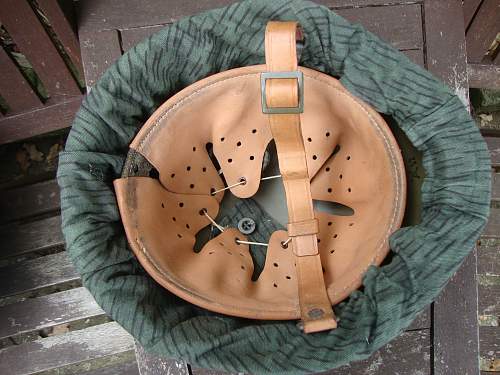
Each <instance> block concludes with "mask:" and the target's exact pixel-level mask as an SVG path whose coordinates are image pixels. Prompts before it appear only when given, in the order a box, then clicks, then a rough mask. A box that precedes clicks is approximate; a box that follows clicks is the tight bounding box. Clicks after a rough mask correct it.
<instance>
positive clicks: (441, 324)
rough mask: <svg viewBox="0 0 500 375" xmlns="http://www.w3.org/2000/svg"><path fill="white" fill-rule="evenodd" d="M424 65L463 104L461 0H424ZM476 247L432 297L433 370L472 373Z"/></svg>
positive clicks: (449, 373) (475, 334)
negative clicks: (440, 289) (433, 297)
mask: <svg viewBox="0 0 500 375" xmlns="http://www.w3.org/2000/svg"><path fill="white" fill-rule="evenodd" d="M424 14H425V20H424V25H425V31H424V33H425V40H426V47H427V48H426V51H427V68H428V69H429V70H430V71H431V72H432V73H434V74H435V75H436V76H438V77H439V78H441V79H442V80H443V81H444V82H445V83H446V84H448V85H449V86H450V87H451V88H452V89H453V90H454V91H455V93H456V94H457V95H458V96H459V97H460V98H461V99H462V101H463V102H464V104H465V105H468V103H469V98H468V92H469V87H468V79H467V65H466V58H465V53H466V50H465V28H464V18H463V10H462V2H461V1H455V0H441V1H433V0H425V1H424ZM476 265H477V258H476V251H475V250H474V251H473V252H472V253H471V254H470V255H469V256H468V257H467V258H466V260H465V262H464V263H463V264H462V266H461V267H460V269H459V270H458V272H457V273H456V274H455V275H454V277H452V279H451V280H450V282H449V283H448V284H447V285H446V287H445V288H444V290H443V292H442V293H441V295H440V296H439V297H438V298H437V300H436V302H435V303H434V309H433V312H434V315H433V334H434V335H433V338H434V343H433V353H434V357H433V358H434V373H436V374H440V375H456V374H477V373H478V368H479V363H478V357H479V342H478V321H477V285H476Z"/></svg>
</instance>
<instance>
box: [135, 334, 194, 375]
mask: <svg viewBox="0 0 500 375" xmlns="http://www.w3.org/2000/svg"><path fill="white" fill-rule="evenodd" d="M135 356H136V358H137V366H138V367H139V373H140V374H141V375H163V374H169V375H190V373H189V369H188V365H187V363H186V362H185V361H180V360H176V359H168V358H163V357H160V356H157V355H154V354H151V353H147V352H146V351H145V350H144V348H143V347H142V346H141V345H140V344H139V343H138V342H136V343H135Z"/></svg>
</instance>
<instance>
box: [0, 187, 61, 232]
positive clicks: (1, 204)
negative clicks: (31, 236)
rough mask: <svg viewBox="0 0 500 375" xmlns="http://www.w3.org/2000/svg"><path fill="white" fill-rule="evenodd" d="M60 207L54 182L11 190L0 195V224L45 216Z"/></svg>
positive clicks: (57, 188)
mask: <svg viewBox="0 0 500 375" xmlns="http://www.w3.org/2000/svg"><path fill="white" fill-rule="evenodd" d="M60 206H61V205H60V199H59V187H58V186H57V181H56V180H49V181H44V182H39V183H37V184H33V185H27V186H22V187H19V188H13V189H10V190H6V191H3V192H2V194H1V195H0V215H1V216H0V222H2V223H5V222H8V221H12V220H19V219H23V218H26V217H30V216H35V215H41V214H45V213H48V212H52V211H56V210H58V209H59V207H60Z"/></svg>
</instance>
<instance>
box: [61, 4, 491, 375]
mask: <svg viewBox="0 0 500 375" xmlns="http://www.w3.org/2000/svg"><path fill="white" fill-rule="evenodd" d="M271 19H274V20H297V21H298V22H299V23H300V24H301V26H302V27H303V29H304V33H305V46H304V49H303V51H302V55H301V61H300V64H301V65H303V66H307V67H310V68H313V69H316V70H320V71H323V72H325V73H327V74H330V75H334V76H339V77H340V80H341V82H342V83H343V84H344V86H345V87H346V88H347V89H348V90H349V91H350V92H352V93H353V94H355V95H357V96H358V97H360V98H361V99H363V100H364V101H366V102H368V103H370V104H371V105H372V106H374V107H375V108H376V109H377V110H378V111H379V112H383V113H386V114H388V115H391V116H392V117H393V118H394V119H395V120H396V122H397V124H398V126H399V127H400V128H401V130H402V131H403V132H404V133H405V134H406V136H407V137H408V138H409V140H410V141H411V142H412V144H413V145H414V146H415V147H416V148H417V149H418V150H420V151H421V152H422V155H423V166H424V168H425V172H426V176H425V179H424V183H423V186H422V212H421V220H422V221H421V223H419V224H418V225H415V226H412V227H406V228H402V229H400V230H398V231H397V232H396V233H395V234H394V235H393V236H392V237H391V239H390V245H391V248H392V250H393V252H394V255H393V257H392V260H391V261H390V262H389V264H387V265H384V266H383V267H380V268H378V267H372V268H370V269H369V271H368V273H367V274H366V277H365V279H364V289H363V291H362V292H361V291H356V292H354V293H352V295H351V297H350V298H349V299H348V300H347V301H345V302H343V303H341V304H340V305H338V306H336V308H335V312H336V314H337V316H338V317H339V318H340V323H339V327H338V329H336V330H333V331H329V332H322V333H317V334H312V335H304V334H303V333H302V332H301V331H300V330H299V329H298V328H297V327H296V325H295V322H293V321H284V322H282V321H274V322H269V321H267V322H261V321H252V320H247V319H240V318H234V317H229V316H224V315H221V314H216V313H212V312H209V311H206V310H203V309H201V308H199V307H196V306H193V305H191V304H189V303H187V302H185V301H184V300H182V299H180V298H178V297H176V296H174V295H173V294H171V293H170V292H168V291H166V290H164V289H163V288H161V287H160V286H159V285H158V284H156V283H155V282H154V281H153V280H152V279H151V278H150V277H149V276H148V275H147V274H146V273H145V272H144V270H143V269H142V267H141V266H140V265H139V264H138V262H137V261H136V259H135V257H134V256H133V254H132V253H131V251H130V249H129V247H128V245H127V240H126V237H125V234H124V230H123V227H122V224H121V221H120V216H119V212H118V209H117V205H116V199H115V195H114V191H113V186H112V180H113V179H114V178H118V177H120V174H121V169H122V166H123V163H124V158H125V156H126V154H127V150H128V144H129V143H130V141H131V140H132V139H133V137H134V135H135V134H136V133H137V131H138V129H139V128H140V127H141V126H142V125H143V124H144V122H145V120H146V119H147V118H148V116H150V115H151V114H152V113H153V112H154V111H155V109H156V108H157V107H158V106H159V105H160V104H161V103H163V102H164V101H165V100H166V99H167V98H169V97H170V96H172V95H173V94H175V93H176V92H178V91H179V90H181V89H182V88H184V87H186V86H188V85H189V84H191V83H193V82H196V81H198V80H200V79H202V78H204V77H206V76H208V75H210V74H214V73H217V72H220V71H224V70H227V69H231V68H235V67H240V66H247V65H253V64H261V63H263V62H264V51H263V41H264V29H265V25H266V23H267V22H268V21H269V20H271ZM58 181H59V184H60V187H61V207H62V219H63V233H64V236H65V239H66V243H67V250H68V253H69V256H70V257H71V259H72V261H73V262H74V264H75V266H76V268H77V270H78V271H79V272H80V273H81V274H82V279H83V283H84V285H85V286H86V287H87V288H88V289H89V290H90V292H91V293H92V294H93V296H94V297H95V299H96V300H97V302H98V303H99V305H100V306H101V307H102V308H103V309H104V310H105V311H106V312H107V313H108V314H109V315H110V316H111V317H112V318H113V319H115V320H116V321H117V322H118V323H120V324H121V325H122V326H123V327H124V328H125V329H126V330H127V331H129V332H130V333H131V334H132V335H133V336H134V337H135V338H136V339H137V340H138V341H139V342H140V343H141V345H143V346H144V347H145V348H146V349H147V350H149V351H153V352H156V353H158V354H161V355H164V356H166V357H175V358H183V359H185V360H186V361H188V362H189V363H191V364H193V365H195V366H198V367H207V368H214V369H223V370H226V371H232V372H245V373H254V374H300V373H305V372H314V371H321V370H327V369H331V368H334V367H338V366H341V365H344V364H346V363H348V362H350V361H354V360H360V359H363V358H366V357H368V356H369V355H370V354H371V353H373V351H375V350H377V349H378V348H380V347H381V346H382V345H384V344H385V343H387V342H388V341H389V340H391V339H392V338H394V337H395V336H397V335H398V334H400V333H401V332H402V331H403V330H404V329H405V328H406V327H407V326H408V325H409V324H410V323H411V322H412V321H413V319H414V318H415V317H416V315H417V314H418V313H419V312H420V311H421V310H422V309H423V308H425V307H426V306H427V305H428V304H429V303H430V302H431V301H432V300H433V299H434V298H435V297H436V296H437V295H438V294H439V292H440V291H441V289H442V288H443V286H444V285H445V283H446V282H447V281H448V280H449V278H450V277H451V276H452V275H453V273H454V272H455V271H456V270H457V268H458V267H459V266H460V264H461V262H462V261H463V259H464V258H465V256H466V255H467V254H468V253H469V252H470V251H471V249H472V248H473V246H474V242H475V240H476V239H477V238H478V236H479V234H480V233H481V231H482V228H483V227H484V225H485V223H486V220H487V217H488V213H489V200H490V160H489V155H488V152H487V149H486V146H485V144H484V142H483V140H482V138H481V135H480V134H479V131H478V130H477V128H476V126H475V124H474V122H473V121H472V120H471V118H470V116H469V114H468V113H467V111H466V109H465V108H464V106H463V104H462V103H461V102H460V100H459V98H458V97H457V96H455V95H454V94H453V93H452V92H451V91H450V89H448V88H447V87H445V86H444V85H443V84H442V83H440V82H439V81H438V80H436V79H435V78H434V77H433V76H432V75H431V74H429V73H428V72H426V71H425V70H423V69H421V68H420V67H418V66H416V65H415V64H413V63H411V62H410V61H409V60H408V59H407V58H406V57H405V56H404V55H402V54H401V53H400V52H398V51H397V50H395V49H393V48H392V47H390V46H389V45H387V44H386V43H384V42H382V41H381V40H380V39H379V38H377V37H376V36H374V35H373V34H371V33H369V32H367V31H365V30H364V29H363V28H362V27H360V26H358V25H351V24H349V23H348V22H347V21H345V20H344V19H343V18H341V17H339V16H338V15H336V14H335V13H333V12H331V11H329V10H328V9H327V8H325V7H321V6H318V5H315V4H313V3H310V2H302V1H284V0H279V1H273V2H270V1H265V0H258V1H243V2H241V3H236V4H234V5H231V6H228V7H226V8H222V9H216V10H212V11H209V12H206V13H203V14H200V15H196V16H193V17H189V18H185V19H182V20H181V21H179V22H177V23H175V24H173V25H171V26H168V27H166V28H164V29H163V30H161V31H159V32H158V33H156V34H155V35H153V36H151V37H150V38H148V39H146V40H144V41H143V42H142V43H140V44H138V45H137V46H136V47H134V48H132V49H131V50H130V51H129V52H127V53H126V54H125V55H124V56H123V57H122V58H120V59H119V60H118V61H117V62H116V63H115V64H114V65H113V66H112V67H111V68H110V69H109V70H108V71H107V72H106V73H105V74H104V75H103V77H102V78H101V79H100V80H99V82H97V83H96V84H95V86H94V87H93V88H92V89H91V91H90V93H89V94H88V96H87V97H86V99H85V100H84V102H83V104H82V106H81V108H80V110H79V112H78V113H77V115H76V118H75V121H74V124H73V128H72V130H71V132H70V135H69V137H68V140H67V143H66V150H65V152H63V153H61V156H60V162H59V170H58Z"/></svg>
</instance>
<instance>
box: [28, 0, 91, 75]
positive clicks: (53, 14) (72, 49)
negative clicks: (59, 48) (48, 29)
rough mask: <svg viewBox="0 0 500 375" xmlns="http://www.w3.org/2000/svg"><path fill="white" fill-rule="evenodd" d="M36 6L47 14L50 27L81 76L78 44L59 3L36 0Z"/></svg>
mask: <svg viewBox="0 0 500 375" xmlns="http://www.w3.org/2000/svg"><path fill="white" fill-rule="evenodd" d="M37 3H38V6H39V7H40V9H41V10H42V11H43V13H44V14H45V15H46V16H47V18H48V19H49V21H50V25H51V26H52V29H53V30H54V32H55V33H56V34H57V38H58V39H59V41H60V42H61V44H62V45H63V47H64V50H65V51H66V53H67V54H68V56H69V57H70V59H71V61H72V62H73V64H74V65H75V68H76V69H77V70H78V72H79V73H80V75H81V76H82V77H83V66H82V58H81V54H80V45H79V44H78V39H77V37H76V35H75V33H74V32H73V28H72V27H71V25H70V23H69V21H68V19H67V18H66V16H65V15H64V13H63V11H62V9H61V7H60V5H59V4H58V2H57V1H53V0H37Z"/></svg>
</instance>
